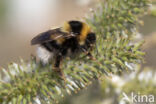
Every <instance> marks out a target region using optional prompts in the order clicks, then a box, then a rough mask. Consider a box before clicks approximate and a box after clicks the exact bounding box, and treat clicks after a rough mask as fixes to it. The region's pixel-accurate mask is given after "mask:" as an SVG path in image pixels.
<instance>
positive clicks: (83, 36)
mask: <svg viewBox="0 0 156 104" xmlns="http://www.w3.org/2000/svg"><path fill="white" fill-rule="evenodd" d="M89 32H90V27H89V26H88V25H87V24H86V23H82V30H81V34H80V35H79V37H78V38H79V40H80V41H79V44H80V45H83V44H85V40H86V38H87V34H88V33H89Z"/></svg>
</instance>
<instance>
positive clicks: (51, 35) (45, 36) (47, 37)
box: [31, 28, 68, 45]
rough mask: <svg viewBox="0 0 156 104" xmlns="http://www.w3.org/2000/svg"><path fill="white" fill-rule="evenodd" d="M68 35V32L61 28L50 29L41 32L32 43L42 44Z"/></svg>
mask: <svg viewBox="0 0 156 104" xmlns="http://www.w3.org/2000/svg"><path fill="white" fill-rule="evenodd" d="M66 36H68V33H65V32H62V31H61V29H60V28H57V29H53V30H48V31H46V32H43V33H40V34H39V35H37V36H36V37H34V38H33V39H32V40H31V45H35V44H41V43H45V42H48V41H53V40H57V39H58V38H63V37H66Z"/></svg>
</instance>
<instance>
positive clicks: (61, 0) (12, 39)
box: [0, 0, 156, 104]
mask: <svg viewBox="0 0 156 104" xmlns="http://www.w3.org/2000/svg"><path fill="white" fill-rule="evenodd" d="M96 1H97V0H0V67H6V66H7V64H8V63H10V62H12V61H13V62H18V60H19V58H20V57H21V58H23V59H25V60H28V59H29V58H30V55H31V54H34V55H35V48H36V47H34V46H33V47H32V46H30V40H31V39H32V38H33V37H34V36H36V35H37V34H38V33H40V32H43V31H46V30H47V29H50V28H52V27H57V26H60V25H61V24H62V23H63V22H64V21H67V20H71V19H79V20H81V19H82V18H83V17H84V16H85V15H86V13H88V12H89V9H90V8H93V7H94V6H95V5H96ZM155 2H156V1H155V0H153V6H152V7H151V9H152V10H153V11H152V13H149V14H148V15H146V16H144V17H143V18H141V19H142V20H143V21H144V25H143V26H139V31H140V34H139V35H138V39H139V40H143V39H144V40H145V44H144V45H143V47H142V49H143V50H144V51H145V52H146V53H147V54H146V56H145V63H143V64H142V66H141V69H145V68H147V67H148V68H149V69H153V70H155V68H156V55H155V54H156V17H155V16H154V14H156V10H154V9H155V8H156V7H155V4H156V3H155ZM105 82H106V83H107V84H108V85H107V86H108V87H109V88H110V89H109V90H112V93H111V94H109V95H107V97H108V96H113V98H114V102H115V101H116V100H117V99H116V96H117V95H115V94H114V93H113V90H115V89H114V88H113V87H114V86H113V85H112V84H110V83H109V82H107V81H105ZM103 84H104V83H103ZM103 84H102V85H100V84H99V83H98V82H95V84H93V85H92V86H90V88H89V89H88V90H84V91H82V92H81V93H80V94H79V95H81V96H79V95H75V97H72V99H71V97H69V98H67V100H65V101H63V104H64V103H65V102H66V104H79V103H80V102H81V103H82V104H86V103H87V102H90V104H101V103H97V102H98V101H99V99H100V100H102V99H103V97H104V96H106V95H105V94H104V92H105V91H104V90H103V88H105V86H104V85H103ZM151 87H153V86H151ZM107 100H108V102H110V103H108V102H107V103H106V104H112V102H111V101H110V100H109V99H107ZM114 102H113V104H115V103H114ZM87 104H88V103H87ZM102 104H105V103H102Z"/></svg>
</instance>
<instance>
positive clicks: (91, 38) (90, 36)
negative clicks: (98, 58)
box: [87, 33, 96, 44]
mask: <svg viewBox="0 0 156 104" xmlns="http://www.w3.org/2000/svg"><path fill="white" fill-rule="evenodd" d="M87 41H88V42H89V43H91V44H93V43H95V41H96V36H95V33H89V34H88V35H87Z"/></svg>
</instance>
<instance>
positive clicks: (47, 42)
mask: <svg viewBox="0 0 156 104" xmlns="http://www.w3.org/2000/svg"><path fill="white" fill-rule="evenodd" d="M95 42H96V35H95V33H94V32H92V31H91V28H90V26H89V25H87V24H86V23H84V22H81V21H76V20H72V21H68V22H65V23H64V24H63V26H62V27H60V28H55V29H50V30H48V31H45V32H43V33H40V34H39V35H37V36H36V37H34V38H33V39H32V40H31V45H37V44H38V45H39V47H38V50H37V54H38V57H39V58H40V59H41V61H42V62H43V63H48V62H49V61H52V60H53V61H54V66H53V68H52V69H53V70H54V71H56V72H59V73H60V74H61V75H62V70H61V68H60V64H61V62H62V60H63V59H64V58H66V57H71V58H75V57H77V56H79V55H80V54H81V53H85V54H86V55H87V56H89V58H91V59H92V58H93V57H92V55H91V50H92V49H93V47H94V45H95Z"/></svg>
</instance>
